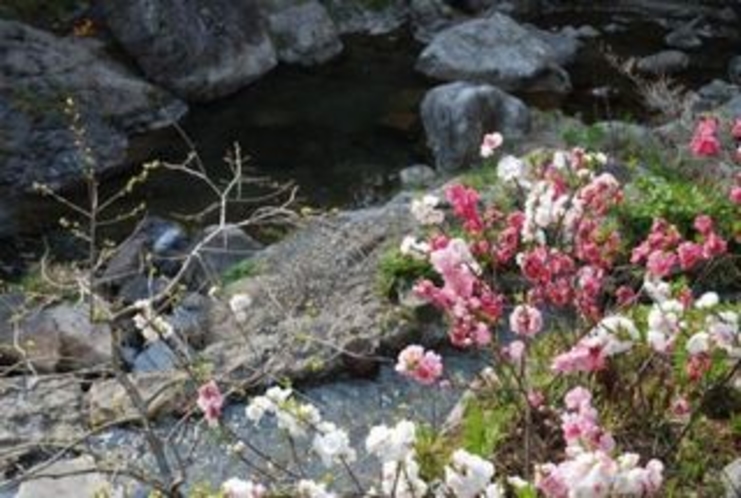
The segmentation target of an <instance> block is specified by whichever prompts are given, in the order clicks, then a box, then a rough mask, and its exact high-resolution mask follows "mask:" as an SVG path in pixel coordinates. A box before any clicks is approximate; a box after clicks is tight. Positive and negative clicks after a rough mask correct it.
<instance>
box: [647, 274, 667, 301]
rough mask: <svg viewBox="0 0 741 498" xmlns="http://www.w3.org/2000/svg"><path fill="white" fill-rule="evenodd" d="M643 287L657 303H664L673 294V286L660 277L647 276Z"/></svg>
mask: <svg viewBox="0 0 741 498" xmlns="http://www.w3.org/2000/svg"><path fill="white" fill-rule="evenodd" d="M643 289H644V290H645V291H646V294H648V297H650V298H651V299H653V300H654V302H656V303H662V302H664V301H666V300H667V299H669V296H671V292H672V290H671V287H670V286H669V284H668V283H666V282H664V281H663V280H659V279H650V278H647V279H645V280H644V281H643Z"/></svg>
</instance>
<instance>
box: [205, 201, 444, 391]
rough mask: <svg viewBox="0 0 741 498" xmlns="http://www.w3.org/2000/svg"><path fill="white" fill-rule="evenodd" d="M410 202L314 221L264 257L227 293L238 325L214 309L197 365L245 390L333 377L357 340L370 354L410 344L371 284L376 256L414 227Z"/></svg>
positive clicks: (394, 310) (393, 310)
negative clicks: (237, 304)
mask: <svg viewBox="0 0 741 498" xmlns="http://www.w3.org/2000/svg"><path fill="white" fill-rule="evenodd" d="M409 200H410V196H408V195H403V196H401V197H399V198H398V199H397V200H395V201H392V202H391V203H389V204H388V205H386V206H382V207H377V208H371V209H364V210H360V211H354V212H346V213H342V214H339V215H335V216H328V217H326V218H321V219H317V220H315V221H313V222H311V223H310V224H309V225H308V226H306V227H305V228H302V229H300V230H298V231H297V232H295V233H294V234H292V235H291V236H289V237H288V238H286V239H285V240H283V241H281V242H279V243H277V244H275V245H273V246H270V247H268V248H266V249H265V250H264V251H262V252H261V253H260V254H259V255H257V256H256V257H255V259H256V260H257V264H259V265H260V268H264V271H261V272H260V274H258V275H255V276H252V277H249V278H245V279H243V280H240V281H238V282H235V283H234V284H232V285H230V286H229V287H228V288H227V289H226V290H227V293H228V294H229V295H235V294H246V295H248V296H249V299H243V300H242V302H243V303H245V305H244V308H243V309H242V310H240V311H241V313H242V315H243V316H242V317H241V319H242V321H241V322H238V321H237V320H236V317H235V315H234V314H233V313H232V310H230V309H229V307H228V306H226V305H224V304H218V305H216V306H214V307H213V308H212V310H211V316H210V323H209V327H208V328H209V333H210V334H211V342H212V344H211V345H210V346H209V347H207V348H206V349H205V350H204V352H203V354H202V358H203V359H204V360H205V361H208V362H209V363H211V364H212V365H213V366H214V368H215V370H216V371H217V372H219V374H220V375H224V376H229V377H231V378H232V380H234V381H235V382H238V383H241V384H247V385H246V386H245V387H248V386H250V385H251V386H254V385H255V384H259V383H263V384H264V383H269V382H271V379H275V378H282V377H284V376H285V377H289V378H293V379H308V378H310V379H316V378H318V377H322V376H326V375H330V374H332V373H335V372H337V371H339V370H341V369H343V368H344V365H345V363H346V360H344V356H345V355H344V354H343V351H344V350H345V349H347V348H352V347H354V346H353V345H355V344H358V341H360V342H361V343H363V344H364V348H363V349H364V351H367V352H368V353H369V354H372V353H373V352H375V351H378V349H379V348H382V349H383V348H386V347H388V348H395V347H399V346H400V345H401V344H402V343H404V342H405V341H407V340H410V335H409V334H410V333H412V328H410V326H409V324H408V323H407V322H406V321H405V319H403V318H402V313H400V310H399V308H398V307H397V306H395V305H392V304H391V303H389V302H388V300H387V299H386V297H385V296H382V295H381V293H380V292H379V291H378V289H377V284H376V282H377V275H378V271H379V270H378V263H379V260H380V258H381V256H382V255H383V254H384V253H385V252H386V251H387V250H388V248H389V247H390V246H396V245H397V244H398V243H399V240H401V238H402V237H403V235H404V234H407V233H409V232H410V231H411V230H412V228H413V225H414V222H413V220H412V218H411V216H410V214H409ZM426 338H427V339H431V336H427V337H426Z"/></svg>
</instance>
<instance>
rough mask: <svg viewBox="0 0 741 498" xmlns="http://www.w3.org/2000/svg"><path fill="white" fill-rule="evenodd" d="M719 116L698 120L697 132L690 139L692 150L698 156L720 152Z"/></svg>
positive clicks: (713, 154)
mask: <svg viewBox="0 0 741 498" xmlns="http://www.w3.org/2000/svg"><path fill="white" fill-rule="evenodd" d="M719 127H720V121H719V120H718V118H716V117H713V116H708V117H704V118H702V119H701V120H700V121H698V123H697V126H696V127H695V133H694V134H693V135H692V140H691V141H690V150H691V151H692V153H693V154H694V155H696V156H698V157H706V156H716V155H718V154H719V153H720V139H719V138H718V128H719Z"/></svg>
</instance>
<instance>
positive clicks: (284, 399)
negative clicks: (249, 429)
mask: <svg viewBox="0 0 741 498" xmlns="http://www.w3.org/2000/svg"><path fill="white" fill-rule="evenodd" d="M266 414H274V415H275V417H276V419H277V423H278V428H280V429H281V430H283V431H285V432H286V434H288V435H289V436H290V437H291V438H294V439H300V438H305V437H307V436H308V434H309V432H313V434H314V437H313V440H312V444H311V447H312V450H313V451H314V453H316V455H317V456H318V457H319V459H320V460H321V461H322V464H323V465H324V466H325V467H330V466H332V465H333V464H335V463H337V462H350V461H353V460H355V457H356V454H355V450H354V449H353V448H352V447H351V446H350V438H349V436H348V434H347V431H345V430H344V429H340V428H338V427H337V426H336V425H335V424H333V423H332V422H327V421H324V420H323V419H322V416H321V413H320V412H319V410H317V408H316V407H315V406H314V405H311V404H309V403H299V402H298V401H296V400H295V399H294V398H293V390H291V389H288V388H285V389H284V388H281V387H278V386H275V387H271V388H270V389H268V390H267V391H266V392H265V395H263V396H256V397H255V398H253V399H252V401H251V402H250V404H249V405H247V408H246V409H245V415H246V416H247V418H248V419H249V420H251V421H252V422H253V423H254V424H259V423H260V421H261V420H262V418H263V417H264V416H265V415H266Z"/></svg>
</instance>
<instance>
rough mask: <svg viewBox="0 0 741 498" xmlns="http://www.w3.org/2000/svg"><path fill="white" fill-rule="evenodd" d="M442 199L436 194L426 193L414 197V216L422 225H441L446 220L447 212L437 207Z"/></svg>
mask: <svg viewBox="0 0 741 498" xmlns="http://www.w3.org/2000/svg"><path fill="white" fill-rule="evenodd" d="M439 204H440V199H439V198H437V197H436V196H434V195H429V194H428V195H425V196H424V197H422V198H421V199H414V200H413V201H412V205H411V212H412V216H414V218H415V219H416V220H417V221H418V222H419V223H420V224H422V225H439V224H440V223H442V222H443V221H444V220H445V213H443V212H442V211H441V210H439V209H437V207H438V205H439Z"/></svg>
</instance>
